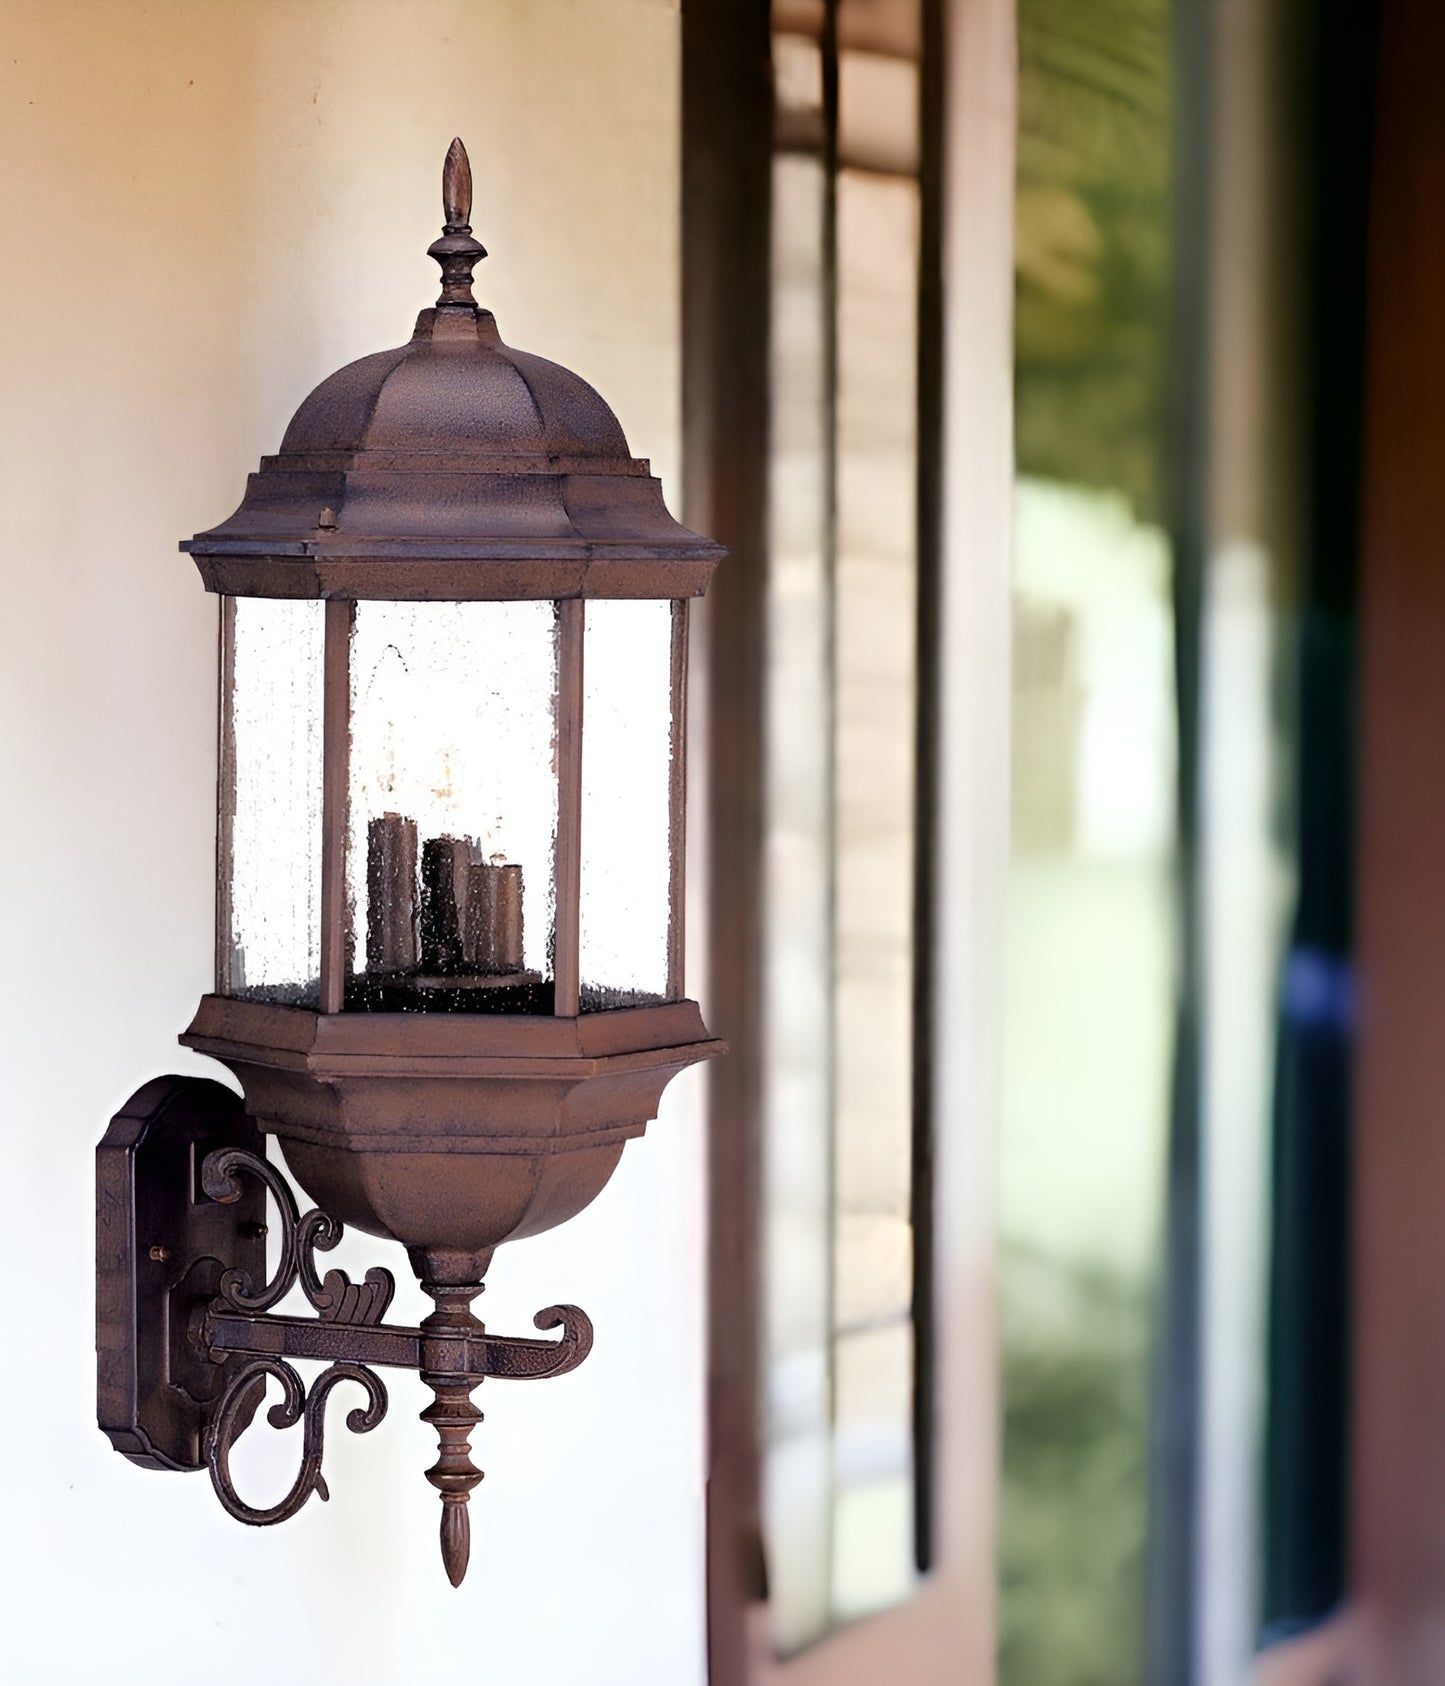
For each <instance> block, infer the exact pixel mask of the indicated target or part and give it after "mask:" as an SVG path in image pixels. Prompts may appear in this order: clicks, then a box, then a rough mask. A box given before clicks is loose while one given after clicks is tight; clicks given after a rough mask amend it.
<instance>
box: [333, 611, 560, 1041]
mask: <svg viewBox="0 0 1445 1686" xmlns="http://www.w3.org/2000/svg"><path fill="white" fill-rule="evenodd" d="M556 698H557V614H556V608H555V605H553V604H552V603H548V602H528V603H358V604H357V606H356V612H355V616H354V619H353V623H352V635H351V776H350V787H349V793H350V816H349V826H348V850H347V902H348V909H349V919H348V927H349V936H348V943H349V950H350V958H349V965H348V972H349V974H350V982H349V984H348V988H347V996H346V1005H347V1007H348V1008H372V1009H380V1010H383V1011H390V1012H416V1011H425V1012H437V1011H441V1012H465V1013H484V1012H507V1013H517V1012H540V1013H546V1012H550V1011H551V1008H552V991H551V977H552V945H553V924H554V917H553V916H554V911H555V905H556V894H555V882H554V858H555V853H556V838H557V780H556V773H555V767H554V748H555V739H556V708H557V702H556Z"/></svg>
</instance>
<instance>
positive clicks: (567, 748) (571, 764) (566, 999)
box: [552, 597, 586, 1019]
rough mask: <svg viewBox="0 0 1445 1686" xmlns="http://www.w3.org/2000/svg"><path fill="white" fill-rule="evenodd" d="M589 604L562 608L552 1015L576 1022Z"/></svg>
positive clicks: (574, 600) (579, 601)
mask: <svg viewBox="0 0 1445 1686" xmlns="http://www.w3.org/2000/svg"><path fill="white" fill-rule="evenodd" d="M585 616H586V605H585V604H584V603H583V600H582V599H581V598H580V597H574V598H569V599H568V600H567V601H565V602H562V603H559V604H558V605H557V858H556V904H557V905H556V913H555V921H556V923H555V938H554V948H553V957H552V979H553V992H554V999H553V1012H554V1013H555V1014H556V1015H557V1017H558V1018H564V1019H572V1018H576V1016H577V1014H578V1012H579V1010H580V1006H581V989H582V973H581V957H580V948H581V896H582V724H583V723H582V682H583V673H582V646H583V637H584V633H585V630H586V619H585Z"/></svg>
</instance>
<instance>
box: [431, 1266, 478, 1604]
mask: <svg viewBox="0 0 1445 1686" xmlns="http://www.w3.org/2000/svg"><path fill="white" fill-rule="evenodd" d="M422 1287H423V1288H425V1290H426V1291H427V1293H428V1294H430V1295H431V1297H432V1300H433V1301H434V1303H435V1306H436V1309H435V1310H434V1311H433V1312H432V1313H431V1315H430V1316H429V1317H427V1318H425V1319H423V1321H422V1325H421V1327H422V1333H423V1335H424V1336H426V1337H428V1339H429V1340H434V1341H436V1342H437V1343H438V1344H439V1346H440V1350H441V1351H445V1350H446V1347H445V1346H442V1345H441V1343H447V1344H448V1345H452V1347H453V1349H454V1347H455V1342H456V1341H457V1340H458V1338H459V1337H460V1338H461V1339H462V1340H465V1339H466V1338H467V1337H468V1336H477V1337H480V1336H481V1335H482V1334H483V1332H484V1331H483V1326H482V1324H481V1323H479V1322H478V1321H477V1319H476V1318H475V1317H474V1316H473V1315H472V1309H471V1302H472V1300H473V1299H474V1298H475V1297H476V1296H477V1295H478V1294H480V1293H481V1291H482V1285H481V1283H479V1282H473V1283H467V1284H464V1285H451V1284H441V1283H434V1282H423V1283H422ZM434 1350H436V1349H434ZM423 1354H424V1356H423V1368H422V1372H421V1379H422V1381H424V1382H425V1383H426V1385H427V1386H428V1387H429V1388H430V1389H431V1390H432V1392H433V1393H434V1394H435V1395H436V1397H435V1399H434V1400H433V1401H432V1403H431V1404H430V1405H428V1406H427V1408H426V1410H424V1411H423V1412H422V1413H421V1420H422V1421H423V1422H424V1423H430V1424H431V1425H432V1427H433V1428H434V1429H435V1430H436V1431H437V1445H438V1456H437V1461H436V1462H435V1463H434V1464H433V1465H432V1467H431V1468H430V1469H429V1470H428V1471H427V1472H426V1478H427V1480H428V1481H430V1482H431V1484H432V1486H433V1487H435V1488H436V1489H437V1491H438V1492H439V1493H440V1494H441V1496H442V1522H441V1546H442V1562H443V1564H444V1565H445V1566H446V1571H447V1579H448V1580H449V1581H450V1582H451V1583H452V1585H453V1586H460V1585H461V1584H462V1578H463V1577H464V1576H465V1574H466V1572H467V1560H468V1558H469V1557H470V1555H471V1547H472V1529H471V1523H470V1521H469V1520H468V1516H467V1503H468V1501H469V1500H470V1498H471V1496H472V1488H473V1487H475V1486H476V1485H477V1483H478V1482H479V1481H480V1480H481V1479H482V1472H481V1470H479V1469H478V1468H477V1466H476V1465H475V1464H474V1463H473V1462H472V1458H471V1451H472V1447H471V1433H472V1430H473V1429H474V1428H475V1427H476V1425H477V1424H478V1423H479V1422H481V1420H482V1413H481V1412H480V1411H479V1410H478V1409H477V1407H476V1406H475V1405H473V1404H472V1389H473V1388H475V1387H477V1386H478V1385H479V1383H480V1378H479V1377H477V1376H474V1375H466V1374H456V1373H454V1372H449V1371H444V1370H440V1369H431V1368H430V1367H429V1366H428V1365H427V1362H426V1348H425V1346H424V1347H423Z"/></svg>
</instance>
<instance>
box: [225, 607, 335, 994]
mask: <svg viewBox="0 0 1445 1686" xmlns="http://www.w3.org/2000/svg"><path fill="white" fill-rule="evenodd" d="M221 613H222V629H223V638H222V670H221V672H222V702H221V709H222V750H221V814H220V872H219V874H218V877H219V882H220V897H221V905H220V908H219V919H218V925H219V931H220V941H219V942H218V944H217V948H218V951H219V952H218V962H219V963H218V966H217V973H218V976H217V979H216V987H217V989H218V990H219V991H220V992H221V993H222V994H223V995H240V996H245V997H247V998H248V999H250V1000H254V1001H276V1002H281V1003H284V1004H287V1005H295V1006H301V1005H305V1006H315V1005H317V1004H318V1001H319V998H320V995H319V992H320V978H321V669H322V654H323V641H324V623H325V610H324V607H323V605H322V604H320V603H312V602H306V603H302V602H287V601H282V600H279V599H271V598H256V597H242V598H227V599H225V600H223V603H222V610H221Z"/></svg>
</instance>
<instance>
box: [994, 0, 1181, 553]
mask: <svg viewBox="0 0 1445 1686" xmlns="http://www.w3.org/2000/svg"><path fill="white" fill-rule="evenodd" d="M1169 91H1170V90H1169V6H1168V0H1020V5H1019V155H1018V197H1017V209H1016V253H1017V259H1016V274H1017V296H1016V311H1017V314H1016V318H1015V329H1014V336H1015V368H1016V401H1017V418H1016V429H1017V449H1018V464H1019V469H1020V471H1021V472H1022V473H1025V474H1034V475H1039V476H1041V477H1043V478H1046V479H1051V480H1064V481H1069V482H1071V483H1073V484H1075V485H1084V486H1092V487H1097V488H1100V489H1108V490H1113V491H1120V492H1123V493H1125V494H1126V495H1127V496H1128V497H1129V499H1130V500H1131V502H1132V503H1133V505H1134V510H1135V513H1136V515H1137V516H1138V517H1139V519H1141V520H1145V521H1159V520H1160V519H1161V517H1162V515H1163V510H1164V501H1165V485H1164V471H1165V463H1164V454H1163V451H1162V449H1161V439H1162V435H1163V430H1164V422H1165V413H1166V403H1167V394H1166V386H1165V383H1166V377H1167V369H1168V350H1169V347H1168V313H1169V287H1170V276H1169V261H1170V239H1169V181H1170V172H1169V150H1170V149H1169V142H1170V133H1169Z"/></svg>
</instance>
